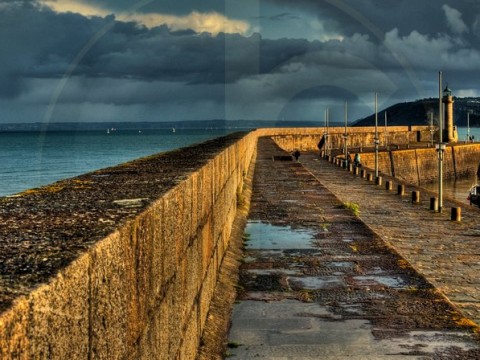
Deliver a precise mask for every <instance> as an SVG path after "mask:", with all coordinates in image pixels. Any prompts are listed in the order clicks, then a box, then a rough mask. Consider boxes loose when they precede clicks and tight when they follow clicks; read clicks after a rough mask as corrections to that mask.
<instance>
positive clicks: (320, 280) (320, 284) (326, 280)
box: [287, 276, 346, 290]
mask: <svg viewBox="0 0 480 360" xmlns="http://www.w3.org/2000/svg"><path fill="white" fill-rule="evenodd" d="M287 281H288V283H289V285H290V287H292V288H302V289H306V290H322V289H334V288H344V287H346V285H345V282H344V281H343V278H341V277H339V276H322V277H318V276H302V277H293V276H292V277H289V278H288V279H287Z"/></svg>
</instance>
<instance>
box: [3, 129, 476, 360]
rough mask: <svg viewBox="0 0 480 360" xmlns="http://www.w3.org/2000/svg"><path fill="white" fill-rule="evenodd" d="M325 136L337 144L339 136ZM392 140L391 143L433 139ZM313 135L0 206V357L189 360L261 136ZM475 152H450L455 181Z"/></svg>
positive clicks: (234, 147) (198, 152) (189, 155)
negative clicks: (267, 141) (271, 141)
mask: <svg viewBox="0 0 480 360" xmlns="http://www.w3.org/2000/svg"><path fill="white" fill-rule="evenodd" d="M329 131H330V133H331V134H332V145H333V146H337V147H341V145H342V141H343V137H342V135H343V128H331V129H330V130H329ZM354 132H356V134H355V135H354V134H353V133H354ZM391 133H392V134H393V133H395V134H396V135H395V136H396V137H395V139H396V141H397V142H398V143H399V144H404V143H410V142H411V141H412V142H413V140H414V139H418V138H420V139H422V138H423V137H424V136H426V135H430V134H429V133H428V132H427V129H426V128H418V129H417V128H408V127H399V128H398V129H397V131H394V129H393V128H392V129H390V128H389V132H388V134H391ZM349 134H350V135H349V141H350V140H352V141H353V139H356V140H355V141H356V142H354V143H351V144H350V145H349V146H355V145H356V146H362V147H367V146H371V144H372V143H373V136H374V135H373V134H374V133H373V128H356V129H352V130H351V132H350V129H349ZM322 135H323V129H259V130H256V131H254V132H250V133H243V134H233V135H230V136H227V137H224V138H219V139H216V140H212V141H209V142H206V143H203V144H200V145H197V146H191V147H187V148H184V149H180V150H177V151H173V152H169V153H164V154H158V155H155V156H150V157H146V158H142V159H139V160H136V161H133V162H129V163H125V164H121V165H119V166H116V167H112V168H107V169H103V170H99V171H95V172H92V173H89V174H85V175H82V176H79V177H76V178H72V179H68V180H64V181H60V182H57V183H54V184H52V185H49V186H46V187H42V188H38V189H32V190H29V191H26V192H24V193H22V194H20V195H19V196H16V197H8V198H1V199H0V209H1V212H0V275H1V277H0V358H1V359H17V358H24V359H33V358H38V359H67V358H69V359H77V358H78V359H84V358H85V357H87V358H92V359H93V358H95V359H112V358H115V359H152V358H165V359H170V358H181V359H194V358H195V356H196V354H197V350H198V348H199V345H200V339H201V338H202V335H203V334H204V333H205V324H206V321H207V316H208V313H209V310H210V307H211V304H212V298H213V294H214V290H215V285H216V282H217V278H218V274H219V271H220V269H221V268H222V266H223V263H224V257H225V253H226V251H227V249H228V246H229V241H230V240H231V239H230V233H231V229H232V224H233V221H234V218H235V215H236V212H237V202H238V201H239V200H241V196H239V194H240V192H241V189H242V184H243V181H244V178H245V176H246V175H247V171H248V169H249V165H250V164H251V163H252V161H254V159H255V153H256V144H257V140H258V138H259V137H262V136H269V137H272V138H273V139H274V140H275V141H276V143H277V144H278V145H279V146H280V147H282V148H284V149H286V150H288V151H292V150H293V149H296V148H298V149H300V150H301V151H306V150H314V151H317V147H316V146H317V143H318V141H319V139H320V137H321V136H322ZM334 139H335V140H334ZM362 139H363V140H362ZM354 144H355V145H354ZM425 150H429V151H433V152H434V149H425ZM402 151H403V150H401V151H399V152H398V154H397V155H398V159H397V160H396V162H394V165H395V171H396V172H398V173H401V171H400V169H401V168H402V167H401V166H400V165H399V164H401V161H403V163H404V164H405V165H404V169H405V170H404V172H405V173H408V172H411V173H415V172H416V173H417V174H418V171H419V170H418V166H417V167H411V166H410V164H411V162H412V155H411V153H410V152H407V153H404V152H402ZM393 152H394V151H393ZM460 153H462V154H465V155H464V156H461V155H460ZM479 153H480V147H478V146H477V147H476V146H470V145H469V146H467V145H465V146H460V145H459V146H456V147H455V150H454V152H452V155H451V156H452V158H453V157H455V159H456V160H455V163H454V164H455V165H454V167H455V171H456V173H460V172H461V171H464V169H466V168H467V167H468V166H470V165H469V164H470V161H473V160H472V159H475V157H476V156H477V154H479ZM402 154H404V155H402ZM418 154H420V152H419V153H417V155H415V156H416V158H418V159H421V158H422V157H421V156H418ZM468 154H469V155H468ZM397 155H395V156H397ZM362 156H363V158H364V159H363V160H364V162H365V164H366V165H367V164H368V161H369V159H368V157H369V156H370V154H368V153H363V155H362ZM384 156H386V157H385V159H384V160H382V161H383V163H384V165H382V166H384V168H385V171H387V170H388V167H389V166H390V168H391V163H388V161H389V160H388V158H389V157H390V153H388V152H386V153H385V155H384ZM392 156H393V155H392ZM428 156H430V155H428ZM395 159H396V158H395ZM402 159H403V160H402ZM428 159H429V158H428ZM394 161H395V160H394ZM416 161H418V160H416ZM425 162H426V163H427V162H428V161H426V160H425ZM477 163H478V161H477ZM452 164H453V163H452ZM409 166H410V167H409ZM452 166H453V165H452ZM447 171H448V170H447ZM465 171H466V170H465ZM395 175H396V176H397V174H395ZM272 176H274V174H272Z"/></svg>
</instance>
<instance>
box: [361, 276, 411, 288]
mask: <svg viewBox="0 0 480 360" xmlns="http://www.w3.org/2000/svg"><path fill="white" fill-rule="evenodd" d="M353 280H354V281H355V283H356V284H357V285H360V286H378V285H383V286H387V287H390V288H394V289H404V288H407V287H408V284H406V282H405V279H403V278H402V277H400V276H374V275H372V276H369V275H366V276H354V277H353Z"/></svg>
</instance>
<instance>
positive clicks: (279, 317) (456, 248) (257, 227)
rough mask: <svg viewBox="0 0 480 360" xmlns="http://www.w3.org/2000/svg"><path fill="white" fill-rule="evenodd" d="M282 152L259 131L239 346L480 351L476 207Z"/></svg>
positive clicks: (305, 354)
mask: <svg viewBox="0 0 480 360" xmlns="http://www.w3.org/2000/svg"><path fill="white" fill-rule="evenodd" d="M282 155H288V154H285V153H284V152H282V151H281V150H280V149H279V148H278V147H277V146H276V145H275V144H274V143H273V141H271V140H269V139H266V138H263V139H260V140H259V145H258V157H257V163H256V168H255V176H254V184H253V195H252V200H251V211H250V216H249V222H248V224H247V227H246V230H245V238H244V240H245V258H244V260H243V264H242V266H241V270H240V284H239V297H238V302H237V303H236V305H235V306H234V310H233V317H232V327H231V330H230V334H229V355H234V356H235V357H234V358H235V359H254V358H264V359H318V358H321V359H405V358H408V359H478V358H480V342H479V341H478V335H476V334H475V330H476V329H477V327H476V325H475V324H474V323H473V322H472V321H471V320H469V319H468V318H466V317H464V315H463V314H467V315H468V317H470V316H471V317H473V318H475V314H476V311H475V310H476V300H477V299H478V298H477V297H476V295H475V293H471V292H470V287H472V288H474V287H475V282H476V281H478V280H476V279H475V278H474V275H473V274H474V273H475V271H477V270H478V267H479V266H480V264H479V261H480V260H477V262H476V263H475V260H472V259H470V257H474V254H478V250H476V249H475V247H474V241H475V240H476V239H477V238H476V236H478V235H477V234H476V232H475V227H474V226H472V223H471V221H473V219H474V216H473V215H470V214H469V212H467V211H466V212H464V221H463V222H461V223H452V222H450V220H449V219H448V218H447V214H445V213H444V214H433V213H430V212H429V211H428V209H426V208H425V207H428V204H427V205H425V204H424V203H423V202H422V204H420V205H413V204H411V203H410V202H409V199H410V198H408V199H407V198H406V197H405V198H400V197H399V196H397V195H395V194H396V193H393V192H387V191H386V190H384V188H381V189H380V188H379V187H378V186H376V185H374V184H373V183H372V182H368V181H367V180H365V179H362V178H360V177H355V176H354V175H352V174H350V173H348V172H347V171H345V170H343V169H340V168H338V167H336V166H334V165H333V164H331V163H328V162H326V161H324V160H318V159H317V158H316V156H315V155H314V154H311V155H310V154H303V155H302V156H301V157H300V162H299V163H297V162H293V161H282V158H281V157H277V158H275V156H282ZM273 159H275V160H276V161H273ZM347 202H349V203H354V204H353V205H352V204H350V206H348V205H347V204H346V203H347ZM357 205H358V207H357ZM445 206H448V203H447V202H446V203H445ZM357 210H359V211H360V213H359V215H358V216H356V215H355V212H356V211H357ZM476 213H477V215H478V212H476ZM432 219H434V220H432ZM429 222H432V224H431V225H430V224H426V223H429ZM437 223H438V224H439V225H438V227H437V228H435V226H437V225H435V224H437ZM433 228H435V232H433V231H432V230H433ZM452 229H453V230H452ZM429 231H430V233H431V236H427V234H428V233H429ZM442 231H445V232H447V233H448V235H447V236H446V237H445V238H442V239H443V240H439V241H436V239H437V238H438V237H439V235H441V234H442ZM454 233H457V234H463V235H462V236H465V240H464V241H463V243H460V240H459V239H458V238H457V237H456V236H455V235H454ZM458 236H459V235H458ZM410 243H411V244H410ZM469 243H471V244H469ZM430 248H431V249H430ZM459 262H461V264H462V265H461V266H460V265H459V264H458V263H459ZM410 264H411V265H412V266H413V267H412V266H411V265H410ZM416 270H418V271H416ZM477 273H478V272H477ZM424 276H425V277H424ZM427 280H428V281H427ZM469 282H471V283H470V284H469ZM431 284H434V285H435V286H436V287H438V288H440V289H441V290H442V291H444V292H445V293H446V294H447V295H448V296H449V297H451V300H452V302H454V303H455V305H456V306H459V305H461V309H462V310H463V311H464V312H463V314H462V313H461V312H459V311H458V310H457V309H456V308H455V307H454V306H453V305H452V304H451V303H450V302H449V301H447V300H446V299H445V297H444V296H443V295H442V294H441V293H440V292H438V291H437V290H436V289H435V287H433V286H432V285H431ZM467 284H469V285H468V286H467ZM469 286H470V287H469ZM459 307H460V306H459ZM475 319H477V320H478V318H475Z"/></svg>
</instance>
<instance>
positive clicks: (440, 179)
mask: <svg viewBox="0 0 480 360" xmlns="http://www.w3.org/2000/svg"><path fill="white" fill-rule="evenodd" d="M442 105H443V104H442V72H441V71H439V72H438V146H437V152H438V212H442V208H443V152H444V151H445V144H444V143H443V106H442Z"/></svg>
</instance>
